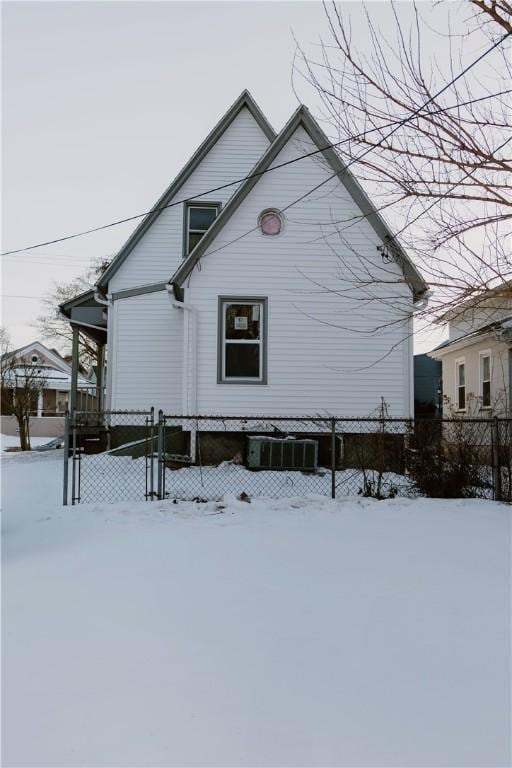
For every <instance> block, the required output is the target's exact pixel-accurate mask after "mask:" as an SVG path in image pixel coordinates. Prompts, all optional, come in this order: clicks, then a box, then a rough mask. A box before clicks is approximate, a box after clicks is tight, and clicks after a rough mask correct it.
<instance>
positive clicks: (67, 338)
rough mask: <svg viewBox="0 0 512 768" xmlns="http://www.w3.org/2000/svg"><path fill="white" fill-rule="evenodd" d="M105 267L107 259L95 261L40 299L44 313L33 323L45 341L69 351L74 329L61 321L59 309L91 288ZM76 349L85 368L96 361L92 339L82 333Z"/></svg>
mask: <svg viewBox="0 0 512 768" xmlns="http://www.w3.org/2000/svg"><path fill="white" fill-rule="evenodd" d="M108 264H109V258H108V257H105V258H99V259H95V260H94V262H93V263H92V265H91V266H90V267H89V268H88V269H86V271H85V272H83V273H82V274H81V275H79V276H78V277H75V278H74V279H73V280H71V281H70V282H69V283H61V284H57V283H55V285H54V287H53V289H52V290H51V291H50V292H49V293H48V294H47V296H46V297H45V298H44V299H43V304H44V307H45V309H44V312H43V314H42V315H40V316H39V317H38V318H37V320H36V322H35V327H36V329H37V331H38V333H39V334H40V335H41V336H42V337H43V338H44V339H47V340H48V341H51V342H53V343H54V344H55V345H56V346H57V347H59V348H60V349H61V350H63V351H64V352H69V351H70V348H71V342H72V336H73V330H72V328H71V326H70V324H69V321H66V320H64V319H63V318H61V317H60V315H59V314H58V307H59V305H60V304H63V303H64V302H65V301H69V300H70V299H73V298H74V297H75V296H78V295H79V294H80V293H83V292H84V291H88V290H89V289H90V288H92V286H93V285H94V284H95V283H96V281H97V279H98V277H99V276H100V275H101V274H102V272H104V271H105V269H106V268H107V266H108ZM79 349H80V362H81V363H82V364H83V365H85V366H89V365H91V364H92V363H93V361H95V359H96V349H95V347H94V344H93V343H92V342H91V340H90V339H89V338H88V337H87V336H86V335H85V334H82V333H81V334H80V346H79Z"/></svg>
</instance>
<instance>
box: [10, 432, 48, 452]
mask: <svg viewBox="0 0 512 768" xmlns="http://www.w3.org/2000/svg"><path fill="white" fill-rule="evenodd" d="M53 439H54V438H53V437H31V438H30V445H31V446H32V448H36V447H37V446H38V445H44V444H45V443H49V442H50V440H53ZM19 447H20V438H19V435H3V434H0V448H1V450H2V451H5V450H6V449H7V448H19Z"/></svg>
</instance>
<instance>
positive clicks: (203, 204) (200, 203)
mask: <svg viewBox="0 0 512 768" xmlns="http://www.w3.org/2000/svg"><path fill="white" fill-rule="evenodd" d="M191 208H216V209H217V216H218V215H219V213H220V212H221V210H222V203H221V202H214V201H212V200H190V201H188V202H185V203H183V247H182V250H183V258H184V259H186V258H187V256H189V250H188V235H189V227H188V222H189V214H188V212H189V210H190V209H191ZM217 216H216V217H215V218H217ZM210 226H211V225H210ZM208 229H209V228H208ZM208 229H205V231H204V234H206V233H207V232H208ZM194 231H199V230H194Z"/></svg>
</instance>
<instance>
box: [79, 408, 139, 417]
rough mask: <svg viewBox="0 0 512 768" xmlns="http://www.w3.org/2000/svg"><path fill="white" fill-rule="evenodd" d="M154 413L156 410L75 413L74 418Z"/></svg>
mask: <svg viewBox="0 0 512 768" xmlns="http://www.w3.org/2000/svg"><path fill="white" fill-rule="evenodd" d="M152 413H154V408H150V409H149V410H146V411H139V410H136V409H133V410H128V409H127V410H124V411H73V416H95V417H99V416H150V415H151V414H152Z"/></svg>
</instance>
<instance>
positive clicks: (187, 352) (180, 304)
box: [165, 283, 197, 416]
mask: <svg viewBox="0 0 512 768" xmlns="http://www.w3.org/2000/svg"><path fill="white" fill-rule="evenodd" d="M165 289H166V291H167V295H168V297H169V301H170V302H171V306H173V307H174V308H175V309H181V310H183V311H184V312H188V313H189V322H184V323H183V363H182V365H183V378H182V387H183V392H182V403H183V406H182V407H183V415H184V416H186V415H190V414H195V413H196V411H197V309H196V307H194V306H192V304H187V303H186V302H185V301H180V300H179V299H177V298H176V290H175V287H174V284H173V283H166V285H165ZM189 370H190V382H189ZM189 384H190V386H189ZM189 391H190V408H189V397H188V393H189Z"/></svg>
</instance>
